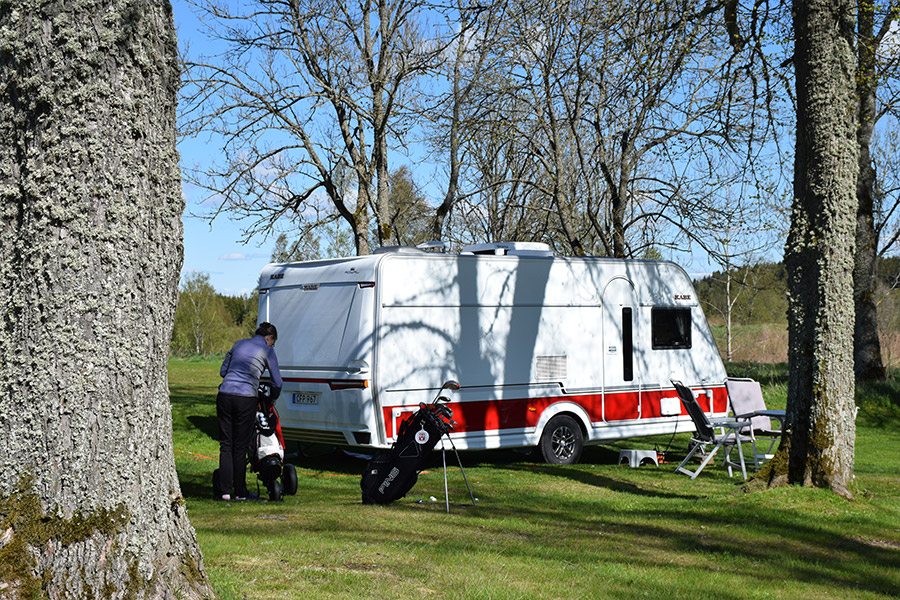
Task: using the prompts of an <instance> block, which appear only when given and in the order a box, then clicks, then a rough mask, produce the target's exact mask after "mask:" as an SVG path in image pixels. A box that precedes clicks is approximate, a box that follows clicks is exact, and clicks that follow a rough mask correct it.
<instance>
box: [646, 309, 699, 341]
mask: <svg viewBox="0 0 900 600" xmlns="http://www.w3.org/2000/svg"><path fill="white" fill-rule="evenodd" d="M650 329H651V336H652V338H653V349H654V350H673V349H678V348H690V347H691V309H690V308H654V309H652V310H651V311H650Z"/></svg>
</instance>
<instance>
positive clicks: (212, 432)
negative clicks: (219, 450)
mask: <svg viewBox="0 0 900 600" xmlns="http://www.w3.org/2000/svg"><path fill="white" fill-rule="evenodd" d="M187 420H188V422H189V423H190V424H191V425H193V426H194V427H196V428H197V429H198V430H199V431H201V432H203V433H204V434H205V435H206V436H207V437H209V438H210V439H213V440H218V439H219V421H218V419H217V418H216V417H214V416H213V417H209V416H202V415H190V416H189V417H188V418H187Z"/></svg>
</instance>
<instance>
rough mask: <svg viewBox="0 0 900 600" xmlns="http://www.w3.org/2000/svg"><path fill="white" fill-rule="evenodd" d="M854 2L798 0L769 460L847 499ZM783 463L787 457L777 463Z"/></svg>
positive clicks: (851, 436) (851, 411) (851, 428)
mask: <svg viewBox="0 0 900 600" xmlns="http://www.w3.org/2000/svg"><path fill="white" fill-rule="evenodd" d="M854 8H855V4H854V2H852V1H851V0H795V1H794V4H793V10H794V30H795V35H796V43H795V53H794V63H795V69H796V86H797V146H796V158H795V165H794V166H795V169H794V204H793V208H792V214H791V228H790V232H789V235H788V240H787V243H786V247H785V262H786V266H787V272H788V290H789V300H790V307H789V311H788V331H789V359H790V374H789V378H788V405H787V419H786V421H787V422H786V424H785V428H786V432H785V434H784V439H783V443H782V445H781V447H780V449H779V453H780V454H781V456H778V457H776V460H775V461H774V464H775V465H776V467H775V468H778V467H777V465H779V464H781V465H786V468H784V469H783V471H784V472H782V473H779V475H781V476H782V477H783V476H786V478H787V481H789V482H790V483H796V484H802V485H812V486H820V487H830V488H831V489H833V490H835V491H837V492H839V493H842V494H845V495H847V494H849V493H850V492H849V486H850V484H851V483H852V480H853V452H854V442H855V431H856V428H855V422H854V419H855V406H854V399H853V392H854V379H853V324H854V311H853V276H852V275H853V254H854V246H855V243H854V240H855V232H856V219H855V216H856V206H857V205H856V180H857V172H858V169H859V164H858V160H857V157H858V150H857V141H856V99H855V89H856V81H855V57H854V52H853V48H854V44H853V42H854V25H855V10H854ZM785 458H786V459H787V460H784V459H785Z"/></svg>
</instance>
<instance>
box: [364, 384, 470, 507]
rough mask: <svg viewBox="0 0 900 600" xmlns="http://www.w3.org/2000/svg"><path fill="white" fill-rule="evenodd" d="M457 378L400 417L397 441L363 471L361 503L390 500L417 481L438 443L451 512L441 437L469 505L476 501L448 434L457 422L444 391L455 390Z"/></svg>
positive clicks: (382, 502) (445, 496) (374, 458)
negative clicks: (451, 455) (453, 459)
mask: <svg viewBox="0 0 900 600" xmlns="http://www.w3.org/2000/svg"><path fill="white" fill-rule="evenodd" d="M458 389H459V384H458V383H457V382H456V381H452V380H451V381H447V382H445V383H444V385H442V386H441V389H440V390H438V393H437V395H436V396H435V398H434V400H433V401H432V402H431V404H425V403H424V402H422V403H421V404H419V410H417V411H416V412H414V413H413V414H412V415H410V416H409V417H407V418H406V419H404V420H403V422H402V423H401V424H400V428H399V430H398V432H397V441H395V442H394V444H393V445H392V446H391V448H390V450H383V451H381V452H378V453H377V454H376V455H375V456H374V457H373V458H372V460H370V461H369V464H367V465H366V470H365V471H364V472H363V475H362V480H361V481H360V487H361V488H362V502H363V504H389V503H391V502H393V501H394V500H397V499H398V498H402V497H403V496H405V495H406V494H407V492H409V490H410V489H412V487H413V486H414V485H415V483H416V481H418V478H419V473H420V472H421V470H422V468H423V467H424V466H425V464H426V463H427V461H428V459H429V457H430V456H431V452H432V451H433V450H434V448H435V446H437V444H438V442H440V443H441V453H442V456H443V464H444V500H445V502H446V505H447V512H450V497H449V493H448V487H447V452H446V447H445V445H444V438H446V439H447V441H449V442H450V446H451V448H452V449H453V452H454V454H456V461H457V463H458V464H459V469H460V471H462V475H463V480H464V481H465V482H466V489H467V490H468V491H469V497H471V498H472V505H473V506H474V505H475V496H474V495H473V494H472V488H471V487H469V480H468V478H467V477H466V471H465V469H464V468H463V466H462V460H460V458H459V452H458V451H457V450H456V445H455V444H454V443H453V440H452V439H451V438H450V430H451V429H453V427H454V426H455V425H456V423H455V422H454V421H453V411H452V410H451V409H450V407H449V406H447V403H448V402H450V397H449V396H447V395H445V394H444V392H445V390H446V391H449V390H458Z"/></svg>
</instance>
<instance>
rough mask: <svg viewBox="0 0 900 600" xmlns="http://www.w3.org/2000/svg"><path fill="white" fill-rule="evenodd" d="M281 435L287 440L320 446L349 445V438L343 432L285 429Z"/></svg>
mask: <svg viewBox="0 0 900 600" xmlns="http://www.w3.org/2000/svg"><path fill="white" fill-rule="evenodd" d="M281 433H282V434H283V435H284V439H286V440H296V441H300V442H315V443H320V444H332V445H338V446H340V445H347V438H346V437H345V436H344V433H343V432H341V431H325V430H321V429H299V428H294V427H285V428H283V429H282V431H281Z"/></svg>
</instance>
